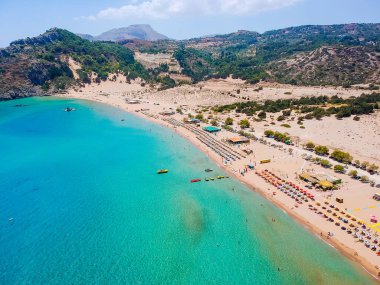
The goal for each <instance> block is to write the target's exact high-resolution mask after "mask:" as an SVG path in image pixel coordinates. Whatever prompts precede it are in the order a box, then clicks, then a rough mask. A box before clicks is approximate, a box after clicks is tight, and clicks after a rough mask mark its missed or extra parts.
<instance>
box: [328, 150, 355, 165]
mask: <svg viewBox="0 0 380 285" xmlns="http://www.w3.org/2000/svg"><path fill="white" fill-rule="evenodd" d="M330 156H331V158H332V159H334V160H336V161H339V162H343V163H350V162H351V161H352V156H351V155H350V154H349V153H348V152H344V151H341V150H339V149H336V150H334V151H333V153H332V154H331V155H330Z"/></svg>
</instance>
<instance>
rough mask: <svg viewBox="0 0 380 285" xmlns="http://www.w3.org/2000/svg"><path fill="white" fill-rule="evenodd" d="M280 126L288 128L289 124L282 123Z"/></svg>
mask: <svg viewBox="0 0 380 285" xmlns="http://www.w3.org/2000/svg"><path fill="white" fill-rule="evenodd" d="M281 127H284V128H290V127H291V126H290V125H289V124H282V125H281Z"/></svg>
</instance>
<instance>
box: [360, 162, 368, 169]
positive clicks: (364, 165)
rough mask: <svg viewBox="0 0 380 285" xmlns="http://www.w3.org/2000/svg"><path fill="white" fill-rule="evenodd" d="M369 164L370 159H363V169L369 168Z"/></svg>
mask: <svg viewBox="0 0 380 285" xmlns="http://www.w3.org/2000/svg"><path fill="white" fill-rule="evenodd" d="M368 166H369V162H368V161H363V162H362V164H361V168H362V169H367V167H368Z"/></svg>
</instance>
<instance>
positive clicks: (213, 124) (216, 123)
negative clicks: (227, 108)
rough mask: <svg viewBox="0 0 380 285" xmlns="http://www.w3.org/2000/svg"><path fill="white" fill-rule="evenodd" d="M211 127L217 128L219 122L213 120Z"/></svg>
mask: <svg viewBox="0 0 380 285" xmlns="http://www.w3.org/2000/svg"><path fill="white" fill-rule="evenodd" d="M211 125H212V126H214V127H217V126H218V121H217V120H215V119H214V120H212V121H211Z"/></svg>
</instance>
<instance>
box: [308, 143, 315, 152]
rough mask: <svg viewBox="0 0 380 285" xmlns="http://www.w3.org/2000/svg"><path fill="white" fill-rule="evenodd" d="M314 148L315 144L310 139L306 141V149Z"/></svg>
mask: <svg viewBox="0 0 380 285" xmlns="http://www.w3.org/2000/svg"><path fill="white" fill-rule="evenodd" d="M314 148H315V144H314V143H313V142H312V141H310V142H307V143H306V149H308V150H313V149H314Z"/></svg>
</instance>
